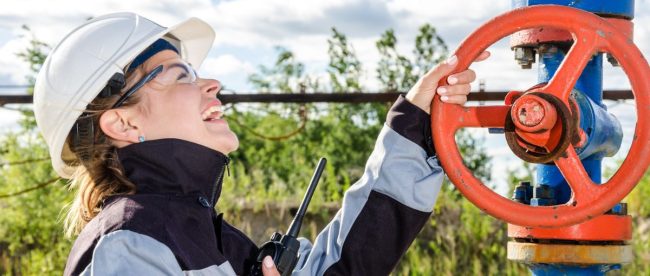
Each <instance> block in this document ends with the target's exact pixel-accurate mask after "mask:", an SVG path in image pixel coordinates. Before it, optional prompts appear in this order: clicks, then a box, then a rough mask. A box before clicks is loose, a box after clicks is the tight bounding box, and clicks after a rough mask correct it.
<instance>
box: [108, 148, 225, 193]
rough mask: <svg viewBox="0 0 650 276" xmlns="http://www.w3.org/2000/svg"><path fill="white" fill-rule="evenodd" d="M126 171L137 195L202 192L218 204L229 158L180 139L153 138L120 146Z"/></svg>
mask: <svg viewBox="0 0 650 276" xmlns="http://www.w3.org/2000/svg"><path fill="white" fill-rule="evenodd" d="M117 155H118V158H119V160H120V162H121V164H122V166H123V167H124V173H125V174H126V177H127V178H129V180H131V181H132V182H133V183H134V184H135V185H136V193H137V194H144V193H148V194H152V193H155V194H182V195H189V194H196V193H199V194H202V195H204V196H206V197H208V198H210V199H211V203H212V206H214V205H215V204H216V201H217V199H218V198H219V195H220V194H221V183H222V181H223V176H224V175H223V174H224V171H225V169H227V168H226V167H227V166H228V162H229V161H230V160H229V159H228V157H227V156H226V155H224V154H222V153H220V152H218V151H215V150H213V149H210V148H207V147H204V146H202V145H199V144H195V143H192V142H188V141H184V140H180V139H159V140H151V141H146V142H142V143H137V144H131V145H129V146H126V147H123V148H120V149H118V150H117Z"/></svg>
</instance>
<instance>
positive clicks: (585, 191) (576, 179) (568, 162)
mask: <svg viewBox="0 0 650 276" xmlns="http://www.w3.org/2000/svg"><path fill="white" fill-rule="evenodd" d="M564 153H565V155H564V156H562V157H560V158H558V159H556V160H555V165H557V167H558V169H559V170H560V172H561V173H562V175H563V176H564V178H565V179H566V181H567V183H568V184H569V186H570V187H571V190H572V191H573V199H572V201H573V202H577V204H581V205H584V204H588V203H589V202H592V201H593V200H594V197H596V196H597V195H599V192H598V191H596V190H597V189H598V187H599V186H598V185H597V184H595V183H594V182H593V181H592V180H591V178H590V177H589V174H588V173H587V171H586V170H585V167H584V165H583V164H582V161H580V157H578V153H576V150H575V148H574V147H573V145H569V147H568V148H567V149H566V151H565V152H564Z"/></svg>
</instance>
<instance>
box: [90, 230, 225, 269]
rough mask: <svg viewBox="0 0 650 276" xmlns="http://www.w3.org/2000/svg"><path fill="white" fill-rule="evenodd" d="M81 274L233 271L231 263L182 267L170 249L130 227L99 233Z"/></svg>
mask: <svg viewBox="0 0 650 276" xmlns="http://www.w3.org/2000/svg"><path fill="white" fill-rule="evenodd" d="M80 275H83V276H90V275H235V271H234V270H233V269H232V266H231V265H230V263H228V262H225V263H223V264H222V265H220V266H217V265H213V266H210V267H207V268H203V269H200V270H192V271H188V270H183V269H182V268H181V266H180V264H179V263H178V261H177V260H176V257H175V256H174V253H172V251H171V249H169V247H167V246H166V245H164V244H163V243H161V242H159V241H157V240H156V239H154V238H152V237H149V236H147V235H143V234H139V233H136V232H132V231H129V230H117V231H115V232H111V233H109V234H106V235H104V236H102V237H101V238H100V239H99V241H98V242H97V245H96V246H95V249H94V251H93V257H92V260H91V262H90V264H88V266H87V267H86V268H85V269H84V271H83V272H81V274H80Z"/></svg>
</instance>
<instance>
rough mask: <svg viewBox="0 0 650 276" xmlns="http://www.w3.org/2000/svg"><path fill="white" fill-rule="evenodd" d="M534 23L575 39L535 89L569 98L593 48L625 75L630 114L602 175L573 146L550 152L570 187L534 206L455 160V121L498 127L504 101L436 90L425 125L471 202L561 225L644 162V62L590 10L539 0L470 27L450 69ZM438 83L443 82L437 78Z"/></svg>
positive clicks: (649, 108) (648, 79) (594, 211)
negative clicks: (562, 198) (596, 177)
mask: <svg viewBox="0 0 650 276" xmlns="http://www.w3.org/2000/svg"><path fill="white" fill-rule="evenodd" d="M540 27H554V28H559V29H564V30H568V31H569V32H570V33H571V34H572V36H573V38H574V41H575V42H574V44H573V45H572V46H571V49H570V50H569V52H568V53H567V55H566V57H565V59H564V60H563V61H562V64H561V65H560V67H559V68H558V70H557V72H556V74H555V76H554V77H553V78H552V79H551V81H549V83H548V84H547V85H545V86H544V87H542V88H540V89H539V90H540V91H551V94H553V95H555V96H556V97H558V98H560V99H561V100H562V102H563V103H564V104H565V105H567V106H569V103H568V102H569V95H570V93H571V90H572V89H573V87H574V86H575V83H576V81H577V79H578V78H579V76H580V74H581V73H582V71H583V69H584V67H585V66H586V64H587V62H588V61H589V60H590V59H591V57H592V54H593V53H595V52H607V53H610V54H612V55H613V56H614V57H615V58H616V59H617V60H618V61H619V64H620V65H621V68H622V69H623V70H624V72H625V73H626V75H627V76H628V79H629V81H630V84H631V86H632V93H633V94H634V98H635V102H636V106H637V110H636V112H637V118H638V119H637V120H638V121H637V125H636V129H635V134H634V139H633V141H632V145H631V147H630V150H629V153H628V155H627V157H626V158H625V160H624V161H623V163H622V164H621V166H620V168H619V170H618V171H617V172H616V174H614V176H612V177H611V178H610V180H609V181H607V182H606V183H603V184H600V185H598V184H595V183H593V182H592V181H591V179H590V178H589V175H588V174H587V172H586V171H585V169H584V167H583V166H582V163H581V160H580V159H579V158H578V155H577V153H576V149H575V148H574V146H573V145H569V146H568V147H567V149H566V151H565V152H564V153H565V154H564V156H563V157H560V158H558V159H556V160H554V162H555V164H556V165H557V166H558V168H559V169H560V172H561V173H562V175H563V176H564V178H565V179H566V180H567V183H568V184H569V186H570V187H571V189H572V192H573V195H572V197H571V199H570V200H569V202H567V203H566V204H562V205H555V206H535V207H533V206H529V205H524V204H520V203H517V202H514V201H511V200H510V199H508V198H505V197H503V196H501V195H499V194H497V193H495V192H494V191H492V190H491V189H490V188H488V187H487V186H486V185H484V184H483V183H481V181H480V180H478V179H477V178H476V177H474V175H473V174H472V173H471V172H470V171H469V169H468V168H467V167H466V166H465V165H464V164H463V161H462V157H461V156H460V153H459V151H458V146H457V145H456V141H455V139H454V134H455V132H456V131H457V130H458V129H459V128H463V127H483V128H485V127H504V125H505V118H506V116H508V115H507V114H508V112H509V106H505V105H503V106H481V107H461V106H457V105H451V104H444V103H443V102H442V101H441V100H440V97H439V96H438V95H436V96H434V99H433V101H432V112H431V129H432V135H433V138H434V139H433V140H434V144H435V147H436V149H437V154H438V158H439V160H440V162H441V164H442V166H443V168H444V169H445V172H446V173H447V175H448V177H449V178H450V180H451V181H452V182H453V183H454V185H455V186H456V187H457V188H458V189H459V191H460V192H461V193H462V194H463V195H464V196H465V197H466V198H467V199H468V200H470V201H471V202H472V203H474V204H475V205H476V206H477V207H479V208H480V209H481V210H483V211H484V212H486V213H488V214H490V215H492V216H494V217H496V218H499V219H501V220H504V221H506V222H509V223H512V224H516V225H521V226H528V227H561V226H568V225H573V224H577V223H580V222H583V221H585V220H588V219H590V218H592V217H595V216H598V215H600V214H603V213H605V212H606V211H607V210H608V209H610V208H611V207H612V206H614V205H615V204H617V203H618V202H619V201H620V200H622V199H623V198H624V197H625V196H626V195H627V194H628V193H629V192H630V191H632V189H633V188H634V186H635V185H636V183H637V182H638V180H639V179H640V178H641V177H642V176H643V174H644V172H645V170H646V168H647V167H648V165H649V164H650V147H644V145H648V144H650V120H648V119H646V118H648V115H650V94H649V93H648V91H650V67H648V62H647V61H646V60H645V58H644V57H643V54H642V53H641V52H640V51H639V49H638V48H637V47H636V45H634V44H633V43H632V42H631V38H629V37H627V36H625V35H624V34H622V33H620V32H618V30H617V29H616V28H615V27H614V26H613V25H611V24H609V23H608V22H607V21H605V20H603V19H601V18H600V17H598V16H597V15H594V14H591V13H588V12H585V11H581V10H578V9H574V8H570V7H565V6H556V5H544V6H531V7H525V8H520V9H516V10H512V11H510V12H507V13H505V14H502V15H500V16H497V17H495V18H493V19H492V20H490V21H489V22H487V23H486V24H484V25H483V26H481V27H480V28H478V29H477V30H475V31H474V32H473V33H472V34H470V36H468V37H467V38H466V39H465V41H463V42H462V43H461V45H460V46H459V48H458V49H457V51H456V53H455V54H456V56H457V57H458V65H457V66H456V69H455V71H454V72H453V73H457V72H461V71H463V70H465V69H467V68H468V67H469V65H470V63H471V61H473V60H474V59H475V58H476V57H478V56H479V54H480V53H481V52H482V51H484V50H485V49H487V48H488V46H490V45H492V44H494V43H495V42H497V41H498V40H499V39H501V38H503V37H506V36H507V35H509V34H512V33H515V32H517V31H519V30H524V29H532V28H540ZM581 42H582V43H581ZM445 79H446V78H445ZM441 85H446V83H445V81H444V79H443V81H441ZM644 92H645V93H644Z"/></svg>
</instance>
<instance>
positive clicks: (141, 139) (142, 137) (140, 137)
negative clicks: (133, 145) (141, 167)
mask: <svg viewBox="0 0 650 276" xmlns="http://www.w3.org/2000/svg"><path fill="white" fill-rule="evenodd" d="M138 141H140V143H142V142H144V135H140V136H138Z"/></svg>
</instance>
